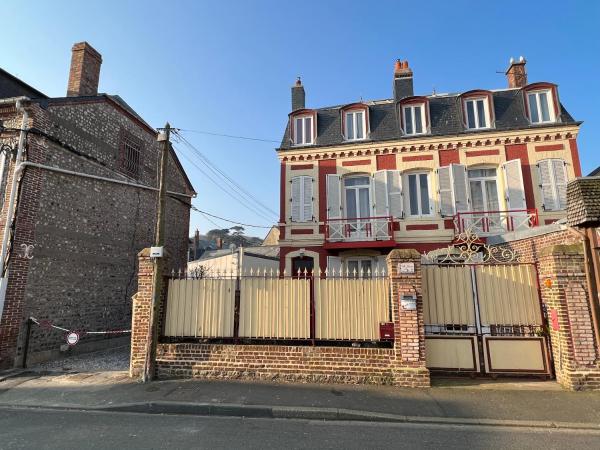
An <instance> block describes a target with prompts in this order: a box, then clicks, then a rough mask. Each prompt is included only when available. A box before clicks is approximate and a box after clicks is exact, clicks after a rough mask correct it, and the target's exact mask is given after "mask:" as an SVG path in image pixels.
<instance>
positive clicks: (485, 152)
mask: <svg viewBox="0 0 600 450" xmlns="http://www.w3.org/2000/svg"><path fill="white" fill-rule="evenodd" d="M499 154H500V150H475V151H472V152H467V153H466V156H467V158H474V157H476V156H496V155H499Z"/></svg>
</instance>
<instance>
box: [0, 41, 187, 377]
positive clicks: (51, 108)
mask: <svg viewBox="0 0 600 450" xmlns="http://www.w3.org/2000/svg"><path fill="white" fill-rule="evenodd" d="M101 63H102V57H101V55H100V54H99V53H98V52H97V51H96V50H95V49H94V48H92V46H90V45H89V44H88V43H86V42H81V43H77V44H75V45H74V46H73V48H72V60H71V67H70V73H69V82H68V90H67V94H66V96H65V97H48V96H46V95H44V94H42V93H41V92H39V91H38V90H36V89H34V88H32V87H30V86H28V85H27V84H26V83H24V82H23V81H21V80H18V79H17V78H15V77H13V76H12V75H10V74H8V73H7V72H5V71H1V72H0V125H1V127H0V145H1V148H2V155H1V157H0V175H1V180H0V181H1V182H0V189H1V192H0V199H1V200H0V201H2V205H1V206H2V212H1V215H0V233H2V234H3V245H2V257H3V258H2V261H3V263H2V264H1V270H0V275H1V277H2V279H1V282H2V283H1V286H2V291H1V294H2V296H1V300H2V301H0V311H1V320H0V368H6V367H11V366H14V365H15V364H19V363H20V362H21V360H22V359H23V353H24V351H25V348H26V347H27V350H28V361H29V362H34V361H40V360H43V359H49V358H52V357H54V356H56V355H57V354H59V351H60V349H61V346H62V347H63V349H64V348H65V347H67V346H66V342H65V331H64V330H61V329H58V328H53V327H54V326H57V327H61V328H63V329H66V330H76V331H78V333H79V336H80V338H81V340H80V342H79V343H78V344H77V345H76V346H75V349H76V350H85V349H88V350H89V349H92V348H101V347H108V346H111V345H115V342H114V340H113V339H109V338H112V337H113V335H112V334H88V332H92V331H93V332H98V331H110V330H128V329H130V328H131V306H132V300H131V296H132V295H133V294H134V293H135V292H136V291H137V286H136V284H137V282H136V272H137V260H138V258H137V254H138V252H140V250H142V249H144V248H146V247H148V246H150V245H151V244H152V242H153V240H154V226H155V215H156V205H157V192H158V178H157V176H158V174H157V167H158V158H159V154H160V149H161V144H160V143H159V142H157V131H156V130H155V129H154V128H153V127H151V126H150V125H148V123H146V122H145V121H144V119H143V118H142V117H141V116H140V115H139V114H137V113H136V112H135V111H134V110H133V109H132V108H131V107H130V106H129V105H128V104H127V103H126V102H125V101H124V100H123V99H122V98H121V97H120V96H118V95H111V94H104V93H98V85H99V76H100V67H101ZM40 70H42V68H40ZM167 190H168V197H167V202H166V217H167V219H166V245H165V247H166V250H167V252H168V264H169V267H182V266H183V265H184V264H185V263H186V261H187V251H188V248H187V240H188V236H187V235H188V228H189V214H190V212H189V210H190V202H191V199H192V197H194V196H195V193H194V189H193V187H192V185H191V183H190V181H189V179H188V177H187V176H186V174H185V171H184V170H183V168H182V166H181V164H180V162H179V160H178V159H177V156H176V155H175V153H174V152H173V150H172V149H171V152H170V154H169V160H168V173H167ZM4 257H5V258H4ZM29 317H34V318H35V319H37V320H38V321H39V323H40V324H41V325H43V326H33V327H31V333H30V336H28V333H27V326H26V325H27V319H28V318H29ZM116 336H119V335H118V334H117V335H116ZM124 339H128V338H127V337H125V338H124Z"/></svg>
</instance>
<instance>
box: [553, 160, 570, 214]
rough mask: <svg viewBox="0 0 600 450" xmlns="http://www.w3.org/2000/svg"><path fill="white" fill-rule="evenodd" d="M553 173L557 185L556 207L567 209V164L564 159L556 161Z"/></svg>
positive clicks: (554, 161)
mask: <svg viewBox="0 0 600 450" xmlns="http://www.w3.org/2000/svg"><path fill="white" fill-rule="evenodd" d="M552 172H553V175H554V176H553V177H552V179H553V180H554V183H555V185H556V205H557V207H558V209H561V210H563V209H567V164H566V163H565V162H564V161H563V160H562V159H554V160H553V161H552Z"/></svg>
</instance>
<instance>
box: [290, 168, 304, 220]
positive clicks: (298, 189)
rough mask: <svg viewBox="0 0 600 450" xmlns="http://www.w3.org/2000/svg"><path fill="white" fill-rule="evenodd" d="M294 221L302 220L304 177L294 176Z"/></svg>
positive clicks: (292, 199) (292, 201)
mask: <svg viewBox="0 0 600 450" xmlns="http://www.w3.org/2000/svg"><path fill="white" fill-rule="evenodd" d="M291 203H292V207H291V209H292V222H300V220H301V218H300V214H301V210H300V205H301V204H302V177H294V178H292V198H291Z"/></svg>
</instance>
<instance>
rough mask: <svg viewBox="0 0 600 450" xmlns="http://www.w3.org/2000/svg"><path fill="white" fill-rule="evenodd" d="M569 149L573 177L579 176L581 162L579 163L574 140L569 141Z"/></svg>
mask: <svg viewBox="0 0 600 450" xmlns="http://www.w3.org/2000/svg"><path fill="white" fill-rule="evenodd" d="M569 149H570V150H571V161H572V162H573V170H574V171H575V176H576V177H580V176H581V162H580V161H579V150H578V149H577V141H576V140H575V139H569Z"/></svg>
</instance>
